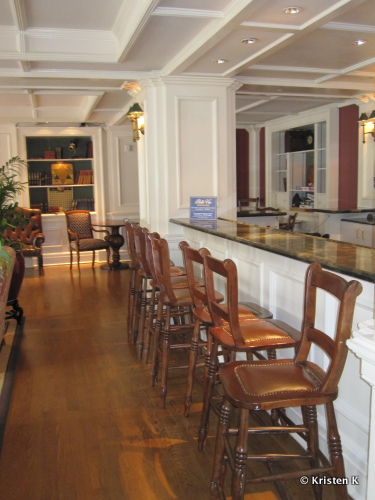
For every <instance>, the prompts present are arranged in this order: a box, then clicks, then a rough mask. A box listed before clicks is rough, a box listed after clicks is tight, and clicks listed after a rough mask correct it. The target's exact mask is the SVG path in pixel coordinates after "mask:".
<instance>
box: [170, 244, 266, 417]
mask: <svg viewBox="0 0 375 500" xmlns="http://www.w3.org/2000/svg"><path fill="white" fill-rule="evenodd" d="M179 246H180V248H181V251H182V254H183V262H184V267H185V269H186V277H187V281H188V285H189V291H190V295H191V298H192V300H193V313H194V319H195V324H194V332H193V336H192V339H191V350H190V357H189V365H188V371H187V382H186V395H185V416H188V415H189V413H190V406H191V403H192V392H193V385H194V380H197V381H198V383H200V385H202V386H203V377H202V376H201V375H200V374H198V373H197V372H196V368H198V366H208V362H209V357H208V356H209V351H208V350H207V339H208V329H209V328H210V327H211V326H213V323H212V318H211V315H210V312H209V310H208V299H207V294H206V288H205V287H204V286H202V285H201V283H200V282H199V281H197V279H196V275H197V274H198V276H199V277H203V275H204V269H203V267H204V257H205V256H206V255H211V254H210V251H209V250H208V249H207V248H201V249H200V250H196V249H194V248H192V247H191V246H190V245H189V244H188V243H187V241H181V242H180V245H179ZM215 300H216V301H217V302H222V301H223V300H224V296H223V295H222V294H220V293H218V292H215ZM238 314H239V317H240V321H243V320H245V321H246V320H247V319H248V318H254V317H258V318H272V313H271V311H268V310H267V309H265V308H264V307H261V306H260V305H258V304H256V303H254V302H246V303H241V304H240V305H239V308H238ZM202 348H203V349H204V350H205V353H206V355H205V362H204V363H203V364H201V365H197V361H198V356H199V351H201V350H202Z"/></svg>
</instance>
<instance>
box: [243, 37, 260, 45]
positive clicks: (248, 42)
mask: <svg viewBox="0 0 375 500" xmlns="http://www.w3.org/2000/svg"><path fill="white" fill-rule="evenodd" d="M257 41H258V39H257V38H243V39H242V40H241V42H242V43H245V44H251V43H255V42H257Z"/></svg>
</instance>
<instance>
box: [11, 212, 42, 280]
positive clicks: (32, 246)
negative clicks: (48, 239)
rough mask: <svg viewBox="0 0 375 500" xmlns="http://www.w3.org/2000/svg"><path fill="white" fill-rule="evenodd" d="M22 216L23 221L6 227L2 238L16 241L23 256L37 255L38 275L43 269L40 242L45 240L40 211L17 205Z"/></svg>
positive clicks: (40, 274)
mask: <svg viewBox="0 0 375 500" xmlns="http://www.w3.org/2000/svg"><path fill="white" fill-rule="evenodd" d="M16 210H17V211H18V212H19V213H20V214H21V215H23V217H24V223H23V224H20V225H19V226H17V227H15V228H12V227H8V229H7V230H6V231H5V233H4V238H5V239H6V240H10V241H12V242H15V243H18V244H19V246H20V248H21V252H22V255H23V256H24V257H37V259H38V268H39V276H42V275H43V273H44V271H43V254H42V244H43V243H44V241H45V238H44V234H43V227H42V211H41V210H39V209H34V208H26V207H18V208H17V209H16Z"/></svg>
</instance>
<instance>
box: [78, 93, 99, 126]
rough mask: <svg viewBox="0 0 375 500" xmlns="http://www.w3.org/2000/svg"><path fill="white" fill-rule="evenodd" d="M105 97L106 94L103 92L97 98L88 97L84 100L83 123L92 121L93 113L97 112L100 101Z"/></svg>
mask: <svg viewBox="0 0 375 500" xmlns="http://www.w3.org/2000/svg"><path fill="white" fill-rule="evenodd" d="M103 95H104V92H102V93H100V94H99V95H96V96H87V97H85V98H84V100H83V101H82V106H81V108H82V114H83V118H82V121H83V122H87V121H90V116H91V113H92V112H93V111H94V110H95V108H96V105H97V104H98V103H99V101H100V100H101V98H102V97H103Z"/></svg>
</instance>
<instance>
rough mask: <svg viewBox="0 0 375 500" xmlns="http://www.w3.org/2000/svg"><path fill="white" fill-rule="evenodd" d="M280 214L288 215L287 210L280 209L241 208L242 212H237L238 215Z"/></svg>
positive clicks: (263, 215)
mask: <svg viewBox="0 0 375 500" xmlns="http://www.w3.org/2000/svg"><path fill="white" fill-rule="evenodd" d="M279 215H286V212H280V211H279V210H241V212H237V217H270V216H274V217H278V216H279Z"/></svg>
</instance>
